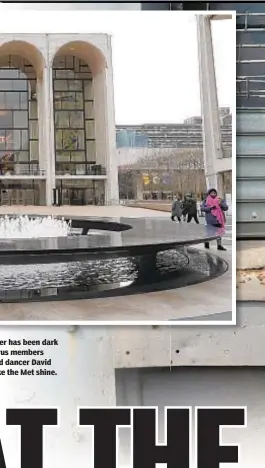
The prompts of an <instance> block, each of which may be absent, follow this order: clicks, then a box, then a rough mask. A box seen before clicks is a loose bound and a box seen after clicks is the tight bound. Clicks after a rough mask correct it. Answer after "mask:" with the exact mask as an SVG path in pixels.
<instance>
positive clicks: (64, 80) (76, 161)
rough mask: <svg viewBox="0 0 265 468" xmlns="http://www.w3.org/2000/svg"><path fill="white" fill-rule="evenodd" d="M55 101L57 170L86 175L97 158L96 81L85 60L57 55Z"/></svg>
mask: <svg viewBox="0 0 265 468" xmlns="http://www.w3.org/2000/svg"><path fill="white" fill-rule="evenodd" d="M53 101H54V125H55V155H56V163H57V164H56V170H57V172H58V173H68V172H69V173H71V174H77V173H78V174H86V173H88V171H90V169H89V167H88V165H89V164H94V163H95V159H96V158H95V141H94V139H95V136H94V102H93V83H92V75H91V71H90V69H89V67H88V65H87V64H86V63H85V62H84V61H82V60H80V59H78V58H77V57H73V56H62V57H61V56H60V57H57V58H55V60H54V65H53ZM82 163H83V164H82Z"/></svg>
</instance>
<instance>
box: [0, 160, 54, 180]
mask: <svg viewBox="0 0 265 468" xmlns="http://www.w3.org/2000/svg"><path fill="white" fill-rule="evenodd" d="M45 174H46V171H45V170H44V169H41V168H40V167H39V164H38V163H32V162H19V163H15V162H14V163H13V162H11V163H8V164H7V163H5V162H2V163H1V161H0V176H6V177H7V176H10V177H12V176H45Z"/></svg>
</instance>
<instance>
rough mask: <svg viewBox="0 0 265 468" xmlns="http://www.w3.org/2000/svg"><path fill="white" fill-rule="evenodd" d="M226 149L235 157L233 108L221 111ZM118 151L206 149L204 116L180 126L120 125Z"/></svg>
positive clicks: (190, 118)
mask: <svg viewBox="0 0 265 468" xmlns="http://www.w3.org/2000/svg"><path fill="white" fill-rule="evenodd" d="M219 113H220V123H221V138H222V150H223V151H224V152H225V153H226V152H227V155H228V157H231V148H232V116H231V113H230V109H229V108H220V111H219ZM116 132H117V148H118V149H122V148H202V147H203V130H202V118H201V117H200V116H193V117H189V118H187V119H185V120H184V122H182V123H177V124H159V123H157V124H143V125H117V126H116Z"/></svg>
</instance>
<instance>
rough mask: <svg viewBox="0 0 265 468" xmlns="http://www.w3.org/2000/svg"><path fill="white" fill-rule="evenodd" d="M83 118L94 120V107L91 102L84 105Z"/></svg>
mask: <svg viewBox="0 0 265 468" xmlns="http://www.w3.org/2000/svg"><path fill="white" fill-rule="evenodd" d="M85 118H86V119H93V118H94V105H93V102H86V103H85Z"/></svg>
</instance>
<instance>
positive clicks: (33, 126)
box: [29, 120, 39, 140]
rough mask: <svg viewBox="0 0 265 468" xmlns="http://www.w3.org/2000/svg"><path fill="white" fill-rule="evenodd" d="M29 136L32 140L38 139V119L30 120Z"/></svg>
mask: <svg viewBox="0 0 265 468" xmlns="http://www.w3.org/2000/svg"><path fill="white" fill-rule="evenodd" d="M29 137H30V139H31V140H38V138H39V128H38V122H37V120H30V122H29Z"/></svg>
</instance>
